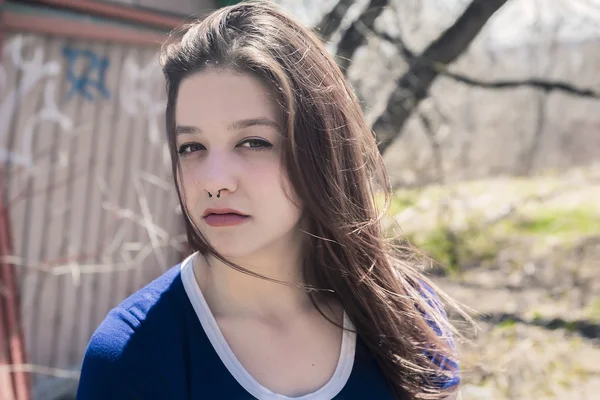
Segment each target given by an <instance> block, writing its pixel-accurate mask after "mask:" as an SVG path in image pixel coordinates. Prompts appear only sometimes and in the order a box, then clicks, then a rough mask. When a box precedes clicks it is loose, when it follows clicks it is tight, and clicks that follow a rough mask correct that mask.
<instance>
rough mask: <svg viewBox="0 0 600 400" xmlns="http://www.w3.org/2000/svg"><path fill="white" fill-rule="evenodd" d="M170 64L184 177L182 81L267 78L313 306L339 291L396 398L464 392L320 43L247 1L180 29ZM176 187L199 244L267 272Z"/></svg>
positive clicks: (381, 173) (167, 58) (372, 158)
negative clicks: (221, 245) (231, 249)
mask: <svg viewBox="0 0 600 400" xmlns="http://www.w3.org/2000/svg"><path fill="white" fill-rule="evenodd" d="M161 65H162V68H163V72H164V74H165V77H166V81H167V92H168V97H167V108H166V125H167V132H168V141H169V148H170V152H171V159H172V166H173V175H174V177H175V182H176V183H178V179H177V176H178V174H179V167H178V166H179V162H178V154H177V149H176V145H175V135H174V132H175V126H176V121H175V107H176V99H177V94H178V90H179V86H180V84H181V82H182V80H183V79H185V78H186V77H187V76H189V75H190V74H194V73H197V72H200V71H202V70H204V69H206V68H224V69H230V70H234V71H239V72H244V73H249V74H252V75H253V76H255V77H257V78H259V79H261V80H262V81H263V82H265V83H267V84H268V85H269V87H270V88H271V90H272V92H273V93H272V94H273V95H274V96H275V98H276V99H277V101H278V103H279V105H280V107H281V109H282V110H283V112H284V113H283V114H284V127H283V128H284V129H283V130H284V132H283V135H284V139H285V140H284V142H285V144H284V151H283V160H282V161H283V165H284V166H285V168H286V170H287V173H288V176H289V178H290V181H291V183H292V185H293V188H294V189H295V192H296V194H297V195H298V196H299V198H300V199H301V202H302V205H303V218H304V222H305V226H306V227H307V232H306V233H308V234H307V235H306V250H305V264H304V271H303V272H304V276H305V279H306V284H307V286H306V287H307V288H309V289H310V288H316V290H309V293H310V296H311V299H312V300H313V303H314V304H315V306H317V304H319V301H318V300H323V299H319V296H323V297H326V296H334V298H335V299H336V300H338V301H339V302H340V303H341V304H342V306H343V307H344V309H345V311H346V313H347V314H348V316H349V317H350V319H351V320H352V322H353V323H354V325H355V327H356V331H357V334H358V337H359V339H360V340H361V341H362V342H363V343H364V344H365V346H366V347H367V349H368V350H369V352H370V353H371V354H372V355H373V356H374V357H375V359H376V360H377V363H378V365H379V367H380V368H381V371H382V372H383V374H384V375H385V377H386V378H387V381H388V382H389V384H390V386H391V387H392V389H393V391H394V393H395V395H396V398H398V399H417V398H419V399H420V398H422V399H441V398H444V397H446V396H448V395H449V394H450V393H451V392H452V391H453V390H455V389H456V387H452V388H450V389H447V390H443V389H441V388H440V387H441V385H440V382H444V380H450V379H452V378H455V377H454V376H453V374H454V372H453V371H451V368H449V370H440V368H439V366H438V365H437V363H436V362H434V361H432V359H438V360H439V359H443V358H444V357H445V358H447V359H451V360H452V359H454V360H455V359H456V358H455V357H456V356H455V354H454V351H453V348H452V346H450V345H449V340H448V337H447V336H446V335H441V336H440V335H439V330H441V331H442V332H448V333H450V332H451V331H453V328H452V327H451V326H450V324H449V323H448V321H447V319H446V318H445V315H444V311H443V310H442V308H441V307H440V304H439V302H438V301H437V300H436V299H433V298H432V296H431V294H430V293H431V292H430V290H426V289H424V288H427V287H428V288H429V289H431V288H435V286H434V285H433V284H432V283H431V282H430V281H429V280H428V279H427V278H426V277H425V276H423V274H422V273H421V272H420V270H419V269H418V268H417V266H416V263H414V262H411V261H409V260H408V258H407V257H406V253H404V254H403V253H402V252H399V251H398V249H396V248H395V247H394V246H393V245H392V243H391V241H390V240H388V239H386V238H385V235H384V233H383V232H382V228H381V216H382V215H383V212H379V211H378V207H377V202H376V201H375V199H374V197H375V194H376V192H379V191H381V192H383V193H384V195H385V196H384V197H385V205H386V207H385V208H387V205H389V200H390V196H391V188H390V184H389V180H388V178H387V175H386V172H385V169H384V166H383V162H382V157H381V155H380V153H379V152H378V150H377V145H376V141H375V137H374V135H373V133H372V131H371V129H370V128H369V126H368V125H367V123H366V122H365V118H364V116H363V113H362V110H361V108H360V105H359V102H358V101H357V99H356V96H355V94H354V93H353V91H352V89H351V87H350V86H349V84H348V83H347V82H346V79H345V77H344V75H343V74H342V72H341V71H340V69H339V68H338V66H337V64H336V62H335V61H334V59H333V58H332V57H331V56H330V55H329V54H328V52H327V50H326V49H325V48H324V46H323V44H322V42H321V41H320V40H319V38H318V37H317V36H316V35H315V34H313V33H312V32H311V31H310V30H309V29H307V28H306V27H304V26H302V25H301V24H299V23H297V22H296V21H294V19H293V18H291V17H290V16H288V15H287V14H286V13H285V12H283V11H281V10H280V9H279V8H278V7H276V6H274V5H272V4H270V3H267V2H262V1H259V2H256V1H253V2H244V3H241V4H238V5H235V6H230V7H225V8H222V9H219V10H217V11H215V12H213V13H211V14H210V15H208V16H207V17H206V18H204V19H202V20H199V21H196V22H193V23H191V24H189V25H188V26H186V27H184V28H183V29H182V30H180V31H178V32H175V33H174V34H173V40H171V41H169V42H168V43H167V44H165V45H164V46H163V52H162V55H161ZM176 186H177V193H178V196H179V200H180V203H181V206H182V210H183V213H184V216H185V224H186V229H187V235H188V241H189V244H190V246H191V248H192V249H193V250H198V251H200V252H201V253H202V254H206V253H211V254H213V255H214V256H215V257H217V258H219V259H221V260H222V261H224V262H226V263H227V264H229V265H230V266H231V267H233V268H235V269H237V270H239V271H241V272H243V273H247V274H250V275H254V276H257V277H260V278H263V279H269V278H268V277H263V276H260V275H257V274H255V273H253V272H251V271H248V270H246V269H244V268H242V267H240V266H238V265H235V264H233V263H231V262H229V261H228V260H225V259H224V258H223V257H221V256H220V255H219V254H217V253H216V251H215V250H214V249H212V248H211V247H210V245H209V244H208V243H207V241H206V240H205V239H204V238H203V236H202V235H201V233H200V232H199V230H198V229H197V227H196V226H195V224H194V223H193V221H192V220H191V218H190V217H189V213H188V212H187V210H186V207H185V204H184V203H183V200H182V194H181V191H182V188H181V187H179V185H176ZM385 208H384V210H383V211H385ZM436 292H437V294H438V295H439V296H440V297H442V298H444V299H446V300H449V299H448V298H447V297H446V296H445V295H443V294H441V293H440V292H439V291H438V290H437V289H436ZM317 307H318V306H317ZM436 328H437V329H438V332H436ZM431 354H436V355H435V356H434V357H433V358H432V356H431ZM450 364H451V363H450Z"/></svg>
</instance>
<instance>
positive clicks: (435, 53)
mask: <svg viewBox="0 0 600 400" xmlns="http://www.w3.org/2000/svg"><path fill="white" fill-rule="evenodd" d="M507 1H508V0H473V1H472V2H471V4H469V6H468V7H467V8H466V9H465V11H464V12H463V14H462V15H461V16H460V17H459V18H458V19H457V20H456V22H455V23H454V24H453V25H452V26H451V27H450V28H448V29H447V30H446V31H444V32H443V33H442V34H441V35H440V36H439V37H438V38H437V39H436V40H435V41H434V42H433V43H431V44H430V45H429V47H427V49H425V51H424V52H423V53H422V54H421V55H419V56H417V57H416V58H415V59H414V60H413V61H414V62H412V63H411V64H410V67H409V70H408V71H407V72H406V73H405V74H404V75H403V76H402V77H400V78H399V79H398V83H397V89H396V91H395V92H394V93H393V94H392V96H390V99H389V100H388V104H387V107H386V109H385V111H384V112H383V113H382V114H381V115H380V116H379V118H377V120H376V121H375V124H374V125H373V130H374V131H375V133H376V135H377V141H378V143H379V144H378V146H379V151H380V152H381V153H382V154H383V153H384V152H385V150H386V149H387V148H388V147H389V146H390V145H391V144H392V143H393V142H394V140H396V139H397V138H398V137H400V136H401V133H402V128H403V127H404V124H405V123H406V121H407V120H408V117H409V116H410V115H411V113H412V111H413V110H414V109H415V107H416V106H417V105H418V104H419V102H420V101H421V100H423V99H424V98H425V97H426V96H427V94H428V91H429V88H430V87H431V84H432V83H433V81H434V80H435V78H437V76H438V75H439V73H438V72H437V71H436V68H434V67H432V66H435V65H439V64H443V65H446V64H450V63H452V62H453V61H455V60H456V59H457V58H458V57H459V56H460V55H461V54H462V53H463V52H464V51H465V50H467V48H468V47H469V45H470V44H471V43H472V41H473V39H475V37H476V36H477V34H479V32H480V31H481V29H482V28H483V26H484V25H485V24H486V22H487V21H488V20H489V19H490V17H491V16H492V15H494V13H495V12H496V11H498V10H499V9H500V7H502V6H503V5H504V4H505V3H506V2H507ZM401 50H402V49H401Z"/></svg>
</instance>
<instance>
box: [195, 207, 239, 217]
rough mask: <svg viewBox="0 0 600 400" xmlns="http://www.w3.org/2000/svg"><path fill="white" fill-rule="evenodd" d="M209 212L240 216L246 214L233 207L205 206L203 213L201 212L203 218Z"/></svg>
mask: <svg viewBox="0 0 600 400" xmlns="http://www.w3.org/2000/svg"><path fill="white" fill-rule="evenodd" d="M210 214H238V215H240V216H242V217H247V216H248V215H246V214H244V213H243V212H241V211H238V210H236V209H233V208H207V209H206V210H204V213H203V214H202V216H203V217H204V218H206V217H208V216H209V215H210Z"/></svg>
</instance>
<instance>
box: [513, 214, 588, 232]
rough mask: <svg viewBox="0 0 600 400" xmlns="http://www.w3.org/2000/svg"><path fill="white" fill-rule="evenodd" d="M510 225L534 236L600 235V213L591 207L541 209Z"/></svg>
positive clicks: (516, 229)
mask: <svg viewBox="0 0 600 400" xmlns="http://www.w3.org/2000/svg"><path fill="white" fill-rule="evenodd" d="M510 223H511V225H512V226H511V227H512V229H513V230H515V231H517V232H522V233H527V234H532V235H552V236H564V237H570V236H572V235H577V236H581V235H591V234H600V213H599V212H598V210H594V209H593V208H591V207H581V208H575V209H569V210H560V209H541V210H539V211H537V212H535V213H533V214H532V215H529V216H526V217H525V218H522V219H520V220H516V221H511V222H510Z"/></svg>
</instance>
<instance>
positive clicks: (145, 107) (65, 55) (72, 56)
mask: <svg viewBox="0 0 600 400" xmlns="http://www.w3.org/2000/svg"><path fill="white" fill-rule="evenodd" d="M38 40H39V39H38ZM44 51H45V49H44V48H43V46H42V45H39V44H38V45H37V46H36V43H35V38H34V37H33V36H29V35H15V36H13V37H10V38H8V39H7V40H6V41H5V42H4V47H3V57H2V62H1V63H0V163H2V164H5V163H10V164H11V165H15V166H23V167H27V168H31V167H32V166H33V154H32V153H31V151H32V150H31V149H32V143H33V141H34V140H35V137H34V136H35V135H36V132H37V131H38V130H36V127H37V126H39V125H41V124H57V125H58V127H59V128H60V129H61V131H62V132H69V131H71V130H72V129H73V123H72V120H71V118H69V116H68V115H66V114H65V113H63V112H61V109H60V105H63V104H66V102H68V101H72V100H73V98H74V97H75V96H81V97H82V98H84V99H85V100H86V101H90V102H95V101H118V102H119V106H120V107H121V108H122V109H123V110H124V111H125V112H126V113H127V115H129V116H130V117H131V118H136V119H138V118H140V116H141V117H142V118H144V119H145V120H146V122H147V124H148V139H149V142H150V143H151V144H156V143H159V142H160V137H161V134H160V132H161V130H162V129H161V127H160V116H161V115H162V113H163V112H164V108H165V101H164V99H162V98H161V96H159V93H157V92H156V90H155V88H156V87H157V83H158V82H161V81H162V79H163V78H162V75H161V73H160V68H159V67H158V65H157V63H156V62H155V61H152V62H149V63H148V64H146V65H140V63H139V62H138V61H137V60H135V59H134V58H133V57H131V56H130V57H127V58H126V59H125V61H121V60H112V62H111V60H110V59H109V57H106V56H103V55H99V54H97V53H95V52H94V51H93V50H90V49H87V48H81V47H70V46H64V47H63V48H62V51H61V53H60V54H58V55H56V56H55V57H54V59H52V58H51V57H50V58H49V57H48V55H47V54H46V60H44V56H45V55H44ZM25 54H30V55H29V56H28V57H26V56H25ZM8 63H10V64H11V67H12V68H11V72H12V74H11V75H12V76H8V68H7V66H8V65H7V64H8ZM119 63H123V64H122V65H119ZM115 65H116V66H118V67H121V68H122V76H121V80H120V82H119V83H118V89H115V88H109V87H107V82H106V77H107V73H108V71H109V70H110V68H114V67H115ZM15 76H20V79H19V81H18V82H16V84H15V82H14V81H15ZM61 77H63V78H64V79H63V80H64V82H63V83H61V82H60V79H59V78H61ZM11 80H12V85H11ZM60 84H62V85H66V87H67V91H66V96H65V97H64V98H63V97H60V93H59V89H60V88H61V87H59V86H58V85H60ZM34 90H41V91H42V93H43V99H42V102H41V105H40V106H39V107H38V108H37V109H35V110H34V111H33V113H31V115H29V116H27V120H26V123H25V124H24V126H23V128H22V131H21V132H12V131H11V129H14V127H13V125H14V119H15V118H16V116H17V114H18V113H19V112H20V109H21V106H22V105H23V101H24V99H27V98H28V95H30V94H32V92H33V91H34ZM112 92H117V93H119V96H118V99H114V98H113V97H112V96H111V93H112ZM57 99H58V100H60V102H59V103H57ZM63 100H64V101H63ZM9 135H18V136H19V137H20V138H22V140H20V143H19V145H18V146H17V147H15V146H11V148H8V147H9V145H8V143H9V142H10V140H9Z"/></svg>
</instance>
